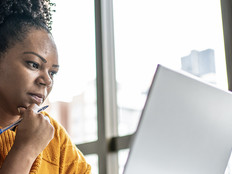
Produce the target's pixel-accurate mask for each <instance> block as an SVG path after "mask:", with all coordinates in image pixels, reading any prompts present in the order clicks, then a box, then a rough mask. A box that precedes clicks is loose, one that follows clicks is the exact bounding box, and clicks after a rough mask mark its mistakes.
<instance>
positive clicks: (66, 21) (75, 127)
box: [47, 0, 97, 143]
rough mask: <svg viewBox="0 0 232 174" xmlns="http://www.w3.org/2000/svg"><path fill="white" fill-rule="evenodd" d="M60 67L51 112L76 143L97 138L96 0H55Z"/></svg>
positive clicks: (50, 103) (55, 25)
mask: <svg viewBox="0 0 232 174" xmlns="http://www.w3.org/2000/svg"><path fill="white" fill-rule="evenodd" d="M53 2H54V3H56V7H55V9H56V12H55V13H54V15H53V30H52V33H53V36H54V38H55V41H56V44H57V48H58V53H59V64H60V70H59V73H58V74H57V77H56V78H55V84H54V87H53V91H52V93H51V94H50V97H49V99H48V100H47V103H49V105H50V107H49V109H50V110H48V112H49V113H50V115H51V116H53V117H55V118H56V119H57V120H58V121H60V122H61V124H62V125H63V126H64V127H65V128H66V129H67V131H68V132H69V134H70V136H71V138H72V140H73V141H74V143H84V142H89V141H94V140H96V139H97V119H96V116H97V112H96V110H97V109H96V80H95V79H96V73H95V72H96V68H95V66H96V65H95V64H96V62H95V21H94V1H93V0H86V1H80V0H65V1H61V0H53Z"/></svg>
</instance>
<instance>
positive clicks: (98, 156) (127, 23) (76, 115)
mask: <svg viewBox="0 0 232 174" xmlns="http://www.w3.org/2000/svg"><path fill="white" fill-rule="evenodd" d="M54 2H55V3H56V4H57V5H56V13H55V14H54V18H53V19H54V23H53V31H52V32H53V35H54V38H55V41H56V43H57V47H58V51H59V57H60V65H61V67H60V72H59V73H58V75H57V78H56V79H55V86H54V90H53V92H52V93H51V96H50V98H49V100H48V101H47V102H48V103H50V107H49V109H50V111H49V110H48V112H49V113H50V114H51V115H52V116H53V117H55V118H57V119H58V120H59V121H60V122H61V123H62V124H63V125H64V127H65V128H66V129H67V131H68V132H69V134H70V135H71V137H72V139H73V140H74V142H75V143H76V144H77V146H78V148H79V149H80V150H81V151H82V152H83V153H84V154H85V155H86V159H87V161H88V162H89V163H90V164H91V165H92V168H93V173H100V174H107V173H110V174H119V173H122V171H123V167H124V164H125V162H126V159H127V155H128V152H129V142H130V141H131V138H132V137H133V134H134V132H135V130H136V127H137V125H138V121H139V119H140V114H141V110H142V108H143V106H144V103H145V100H146V97H147V92H148V90H149V86H150V83H151V81H152V78H153V75H154V73H155V70H156V66H157V64H163V65H164V66H168V67H170V68H173V69H176V70H184V71H187V72H188V73H191V74H193V75H196V76H198V77H200V78H202V79H203V80H206V81H208V82H209V83H212V84H214V85H217V86H218V87H220V88H223V89H227V75H226V63H225V53H224V41H223V30H222V19H221V6H220V2H219V1H217V0H192V1H185V0H175V1H173V0H169V1H158V0H157V1H154V0H143V1H141V0H95V1H92V0H85V1H81V0H67V1H58V0H54ZM228 4H229V5H228ZM223 6H224V7H223V8H222V12H223V14H224V16H223V20H224V34H225V36H228V37H225V42H226V43H227V44H226V45H225V46H226V52H227V71H228V72H231V71H232V68H231V67H232V63H230V62H231V61H230V59H231V58H230V52H229V50H230V48H231V46H232V45H230V42H231V39H230V38H231V37H229V36H230V35H231V33H230V32H229V31H231V28H230V26H231V24H230V21H232V20H231V17H230V16H232V13H231V12H230V11H232V10H231V8H230V7H231V6H230V1H228V0H226V1H224V2H223ZM227 23H228V24H227ZM225 28H226V29H225ZM229 74H231V73H229ZM228 78H229V82H230V76H228ZM229 86H231V84H230V83H229ZM230 89H232V88H230Z"/></svg>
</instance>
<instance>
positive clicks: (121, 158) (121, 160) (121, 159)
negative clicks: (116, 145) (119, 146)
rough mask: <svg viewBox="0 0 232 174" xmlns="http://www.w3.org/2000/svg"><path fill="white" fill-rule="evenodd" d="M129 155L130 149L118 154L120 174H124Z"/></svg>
mask: <svg viewBox="0 0 232 174" xmlns="http://www.w3.org/2000/svg"><path fill="white" fill-rule="evenodd" d="M128 154H129V149H123V150H120V151H119V152H118V166H119V174H122V173H123V170H124V166H125V164H126V161H127V158H128Z"/></svg>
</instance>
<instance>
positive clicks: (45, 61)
mask: <svg viewBox="0 0 232 174" xmlns="http://www.w3.org/2000/svg"><path fill="white" fill-rule="evenodd" d="M23 54H34V55H36V56H37V57H39V58H40V59H41V60H42V61H43V62H44V63H47V60H46V59H45V58H43V57H42V56H40V55H39V54H37V53H35V52H23Z"/></svg>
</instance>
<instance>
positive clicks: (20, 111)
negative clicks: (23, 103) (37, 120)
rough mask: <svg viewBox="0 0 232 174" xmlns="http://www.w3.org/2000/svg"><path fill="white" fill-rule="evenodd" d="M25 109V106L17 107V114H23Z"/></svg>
mask: <svg viewBox="0 0 232 174" xmlns="http://www.w3.org/2000/svg"><path fill="white" fill-rule="evenodd" d="M25 111H26V108H24V107H18V112H19V115H21V116H22V115H23V114H24V112H25Z"/></svg>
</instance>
